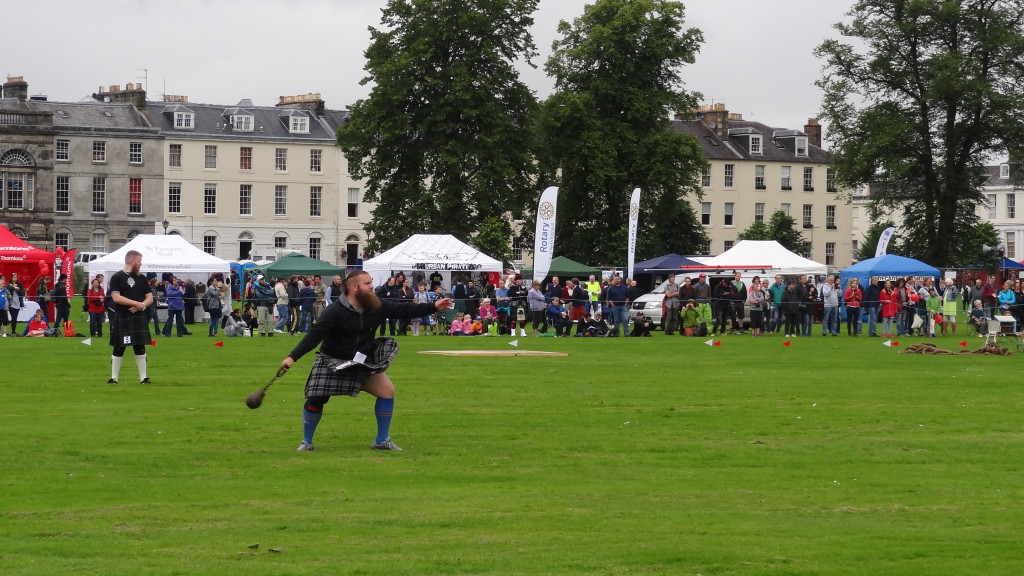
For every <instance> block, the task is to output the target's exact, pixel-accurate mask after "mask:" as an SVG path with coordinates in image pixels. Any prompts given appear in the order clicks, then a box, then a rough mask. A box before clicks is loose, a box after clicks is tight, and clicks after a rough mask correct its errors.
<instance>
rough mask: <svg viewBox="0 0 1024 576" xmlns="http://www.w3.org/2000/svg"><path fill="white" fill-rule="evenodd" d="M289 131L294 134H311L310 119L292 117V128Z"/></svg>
mask: <svg viewBox="0 0 1024 576" xmlns="http://www.w3.org/2000/svg"><path fill="white" fill-rule="evenodd" d="M288 131H289V132H291V133H292V134H309V118H307V117H306V116H292V117H291V127H290V128H289V129H288Z"/></svg>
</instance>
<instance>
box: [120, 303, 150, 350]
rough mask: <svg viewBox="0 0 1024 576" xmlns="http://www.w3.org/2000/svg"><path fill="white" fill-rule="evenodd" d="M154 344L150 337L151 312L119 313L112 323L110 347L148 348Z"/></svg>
mask: <svg viewBox="0 0 1024 576" xmlns="http://www.w3.org/2000/svg"><path fill="white" fill-rule="evenodd" d="M151 342H152V339H151V338H150V335H149V311H148V310H142V311H141V312H135V313H131V312H119V313H118V314H117V315H116V316H114V319H113V321H112V322H111V323H110V345H111V346H113V347H115V348H118V347H121V348H128V347H129V346H140V345H141V346H148V345H149V344H150V343H151Z"/></svg>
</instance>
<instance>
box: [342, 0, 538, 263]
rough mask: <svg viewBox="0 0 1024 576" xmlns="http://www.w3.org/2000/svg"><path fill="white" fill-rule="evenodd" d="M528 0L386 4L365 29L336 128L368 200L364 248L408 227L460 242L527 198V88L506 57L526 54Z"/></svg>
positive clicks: (389, 240)
mask: <svg viewBox="0 0 1024 576" xmlns="http://www.w3.org/2000/svg"><path fill="white" fill-rule="evenodd" d="M537 3H538V0H389V2H388V4H387V7H386V8H384V9H383V17H382V27H381V28H379V29H377V28H371V29H370V32H371V36H372V42H371V44H370V47H369V48H368V49H367V50H366V67H365V69H366V71H367V72H368V75H367V76H366V78H364V79H363V81H362V83H363V84H372V85H373V88H372V90H371V92H370V95H369V97H368V98H367V99H366V100H360V101H359V102H357V103H356V104H355V105H353V106H352V108H351V111H350V114H349V117H348V121H347V122H346V123H345V124H344V125H343V126H342V127H341V128H340V129H339V130H338V144H339V145H340V146H341V148H342V150H343V151H344V152H345V155H346V157H347V158H348V161H349V168H350V171H351V173H352V174H353V176H355V177H356V178H360V179H364V181H365V195H364V200H365V201H367V202H375V203H377V207H376V208H375V209H374V210H373V217H372V220H371V221H370V223H369V224H368V225H367V226H366V229H367V232H368V233H369V234H370V235H371V237H370V240H369V243H368V245H369V247H370V248H371V249H376V250H379V249H384V248H388V247H390V246H392V245H394V244H396V243H398V242H400V241H401V240H403V239H405V238H406V237H407V236H408V235H409V233H411V232H418V233H450V234H454V235H456V236H458V237H460V238H462V239H463V240H466V239H468V238H469V237H470V235H471V232H472V231H473V230H474V229H475V228H476V227H477V226H478V225H479V224H481V223H483V222H484V221H487V220H488V219H490V218H499V219H521V218H522V217H523V214H524V212H525V210H526V206H527V205H528V204H529V203H531V202H532V201H533V200H535V197H536V195H535V193H534V191H535V189H536V185H535V175H536V168H535V165H534V161H533V158H534V156H533V152H534V151H533V149H532V148H533V141H534V138H533V136H532V135H533V134H534V132H533V131H532V127H531V124H530V122H531V118H532V116H533V113H534V112H535V110H536V105H537V104H536V98H535V96H534V94H533V93H532V92H531V91H530V90H529V89H528V88H527V87H526V86H525V85H524V84H523V83H522V82H521V81H520V80H519V77H518V73H517V71H516V69H515V67H514V65H515V63H516V61H518V60H521V59H523V60H525V61H526V62H530V59H531V58H532V57H534V56H536V47H535V45H534V43H533V39H532V37H531V35H530V33H529V27H530V26H531V25H532V23H533V17H532V14H533V12H534V11H535V10H536V8H537Z"/></svg>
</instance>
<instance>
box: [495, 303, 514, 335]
mask: <svg viewBox="0 0 1024 576" xmlns="http://www.w3.org/2000/svg"><path fill="white" fill-rule="evenodd" d="M509 322H510V317H509V314H508V308H504V307H503V308H498V320H497V324H498V336H508V335H509V334H511V333H512V328H511V326H509Z"/></svg>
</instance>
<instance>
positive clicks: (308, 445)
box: [295, 440, 315, 452]
mask: <svg viewBox="0 0 1024 576" xmlns="http://www.w3.org/2000/svg"><path fill="white" fill-rule="evenodd" d="M313 450H315V448H313V443H312V442H306V441H305V440H303V441H302V442H301V443H300V444H299V447H298V448H296V449H295V451H296V452H312V451H313Z"/></svg>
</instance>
